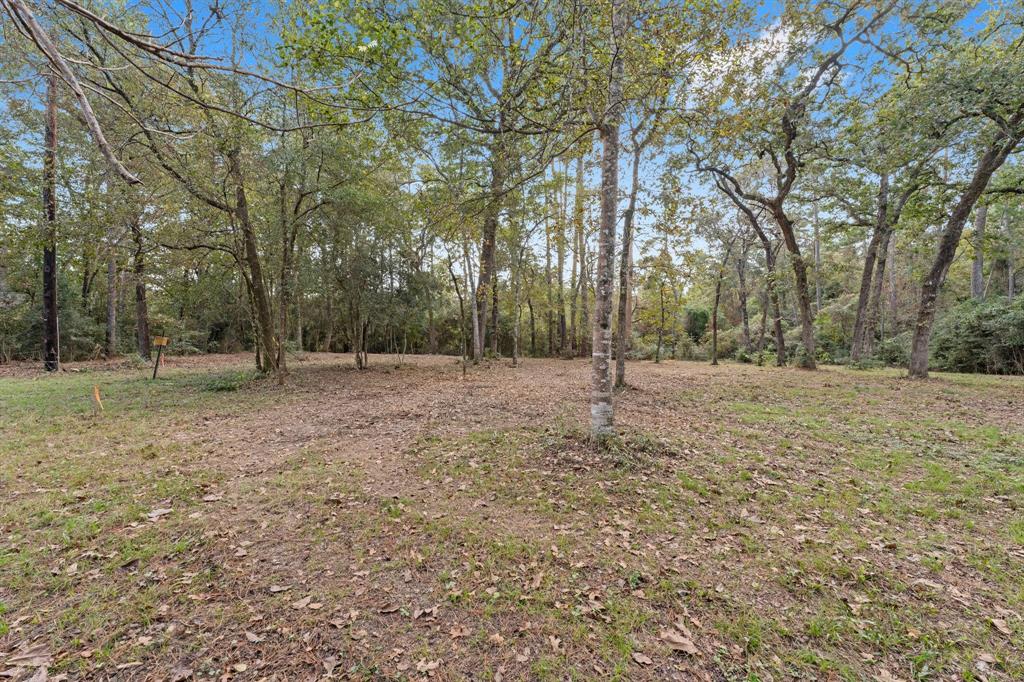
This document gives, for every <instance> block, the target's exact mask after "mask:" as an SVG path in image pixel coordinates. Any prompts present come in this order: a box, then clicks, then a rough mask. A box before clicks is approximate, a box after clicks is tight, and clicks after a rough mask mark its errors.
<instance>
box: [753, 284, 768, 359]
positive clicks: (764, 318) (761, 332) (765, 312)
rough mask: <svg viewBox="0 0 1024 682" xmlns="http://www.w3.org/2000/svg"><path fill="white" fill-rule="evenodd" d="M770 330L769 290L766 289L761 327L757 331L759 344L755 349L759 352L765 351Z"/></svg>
mask: <svg viewBox="0 0 1024 682" xmlns="http://www.w3.org/2000/svg"><path fill="white" fill-rule="evenodd" d="M767 329H768V290H767V288H766V289H765V291H764V293H762V294H761V326H760V327H759V328H758V330H757V344H756V345H755V347H756V348H757V350H758V352H760V351H762V350H764V335H765V331H766V330H767Z"/></svg>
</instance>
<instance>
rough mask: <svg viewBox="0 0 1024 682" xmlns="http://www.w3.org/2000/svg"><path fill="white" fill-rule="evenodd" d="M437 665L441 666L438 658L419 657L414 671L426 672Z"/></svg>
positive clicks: (434, 668)
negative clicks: (432, 659)
mask: <svg viewBox="0 0 1024 682" xmlns="http://www.w3.org/2000/svg"><path fill="white" fill-rule="evenodd" d="M439 667H441V661H440V659H438V660H436V661H428V660H426V659H423V658H421V659H420V660H419V661H417V662H416V672H421V673H428V672H430V671H432V670H437V669H438V668H439Z"/></svg>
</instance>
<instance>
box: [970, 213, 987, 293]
mask: <svg viewBox="0 0 1024 682" xmlns="http://www.w3.org/2000/svg"><path fill="white" fill-rule="evenodd" d="M987 220H988V204H986V203H985V202H980V203H979V204H978V207H977V208H976V209H975V210H974V264H973V266H972V267H971V298H973V299H975V300H977V301H980V300H981V299H983V298H985V223H986V222H987Z"/></svg>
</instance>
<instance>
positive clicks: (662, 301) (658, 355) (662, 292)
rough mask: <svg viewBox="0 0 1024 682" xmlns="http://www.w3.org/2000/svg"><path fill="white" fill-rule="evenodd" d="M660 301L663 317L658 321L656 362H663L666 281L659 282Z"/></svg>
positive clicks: (655, 349) (655, 350)
mask: <svg viewBox="0 0 1024 682" xmlns="http://www.w3.org/2000/svg"><path fill="white" fill-rule="evenodd" d="M658 302H659V308H658V309H659V311H660V314H661V319H660V321H659V322H658V345H657V346H656V347H655V348H654V362H655V363H659V362H661V344H662V342H663V340H664V338H665V283H664V282H659V283H658Z"/></svg>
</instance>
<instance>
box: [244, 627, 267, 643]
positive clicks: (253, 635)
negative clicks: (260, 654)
mask: <svg viewBox="0 0 1024 682" xmlns="http://www.w3.org/2000/svg"><path fill="white" fill-rule="evenodd" d="M245 638H246V639H247V640H249V641H250V642H252V643H253V644H259V643H260V642H262V641H263V638H262V637H260V636H259V635H257V634H256V633H255V632H249V631H248V630H247V631H246V632H245Z"/></svg>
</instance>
